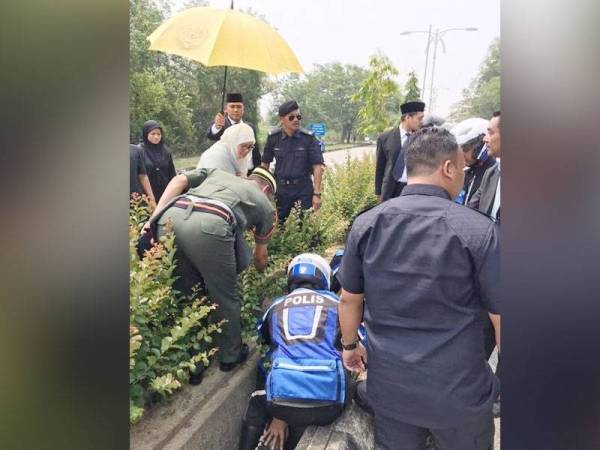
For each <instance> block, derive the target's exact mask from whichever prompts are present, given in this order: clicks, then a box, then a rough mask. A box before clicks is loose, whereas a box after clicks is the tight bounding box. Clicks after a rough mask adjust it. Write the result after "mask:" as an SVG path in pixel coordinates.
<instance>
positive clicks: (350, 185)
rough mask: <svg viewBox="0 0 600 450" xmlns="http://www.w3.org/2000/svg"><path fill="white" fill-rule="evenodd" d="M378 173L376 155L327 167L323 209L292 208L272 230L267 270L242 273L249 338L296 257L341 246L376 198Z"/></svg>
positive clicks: (244, 323)
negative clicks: (358, 218)
mask: <svg viewBox="0 0 600 450" xmlns="http://www.w3.org/2000/svg"><path fill="white" fill-rule="evenodd" d="M374 173H375V163H374V160H373V157H367V158H365V159H363V160H351V159H350V158H347V160H346V162H345V164H343V165H340V166H337V168H335V169H331V170H328V171H327V172H326V173H325V178H324V185H323V188H324V189H323V206H322V208H321V210H320V211H318V212H312V211H311V210H309V211H305V212H304V213H303V214H301V213H300V211H299V210H298V209H293V210H292V212H291V214H290V215H289V217H288V218H287V220H286V222H285V225H283V226H280V227H278V228H277V229H276V230H275V232H274V233H273V237H272V238H271V242H270V243H269V266H268V267H267V269H266V270H265V271H264V272H258V271H257V270H256V269H254V267H250V268H249V269H248V270H246V271H245V272H244V273H242V274H241V275H240V282H239V289H240V298H241V299H242V306H241V308H242V327H243V329H244V333H245V334H246V336H247V337H250V338H254V337H255V336H256V332H255V327H256V320H257V318H258V317H259V316H260V312H261V311H262V310H264V306H263V304H264V302H265V300H269V299H272V298H274V297H278V296H281V295H284V294H285V293H286V292H287V271H286V269H287V266H288V264H289V263H290V261H291V260H292V258H294V256H296V255H298V254H300V253H306V252H312V253H319V254H323V252H324V251H325V250H326V249H327V248H329V247H331V246H333V245H338V246H342V245H343V241H344V240H345V235H346V232H347V230H348V227H349V225H350V224H351V222H352V220H353V219H354V217H355V216H356V214H358V213H359V212H361V211H362V210H363V209H365V208H368V207H369V206H373V205H374V204H375V203H376V202H377V197H375V194H374V193H373V177H374ZM247 237H248V238H249V235H248V236H247ZM248 240H249V244H251V242H250V239H248Z"/></svg>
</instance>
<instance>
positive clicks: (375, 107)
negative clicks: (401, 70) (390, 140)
mask: <svg viewBox="0 0 600 450" xmlns="http://www.w3.org/2000/svg"><path fill="white" fill-rule="evenodd" d="M396 75H398V70H397V69H396V68H395V67H394V66H393V65H392V63H391V61H390V60H389V58H388V57H387V56H385V55H383V54H377V55H373V56H371V58H370V60H369V70H368V74H367V77H366V78H365V80H364V81H363V83H362V85H361V86H360V89H359V90H358V92H357V93H356V94H355V95H353V96H352V102H354V103H356V104H360V105H361V106H360V109H359V112H358V117H359V121H360V122H359V127H358V131H359V133H360V134H363V135H372V134H375V133H379V132H381V131H382V130H384V129H385V128H387V127H388V126H390V125H391V124H392V123H393V121H394V119H395V117H394V114H396V115H397V109H395V110H392V109H391V108H395V107H396V105H397V103H398V100H399V87H398V83H396V82H395V81H394V80H393V77H394V76H396Z"/></svg>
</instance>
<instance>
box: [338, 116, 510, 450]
mask: <svg viewBox="0 0 600 450" xmlns="http://www.w3.org/2000/svg"><path fill="white" fill-rule="evenodd" d="M406 152H407V153H406V165H407V176H408V184H407V186H406V187H405V188H404V189H403V190H402V193H401V195H400V197H397V198H393V199H391V200H388V201H386V202H384V203H382V204H380V205H378V206H376V207H375V208H372V209H371V210H368V211H366V212H365V213H363V214H361V215H360V216H358V217H357V218H356V220H355V222H354V224H353V226H352V230H351V232H350V235H349V237H348V241H347V243H346V249H345V253H344V256H343V259H342V264H341V268H340V270H339V272H338V274H337V278H338V280H339V281H340V283H341V285H342V296H341V298H342V299H341V303H340V312H339V318H340V325H341V330H342V344H343V346H344V353H343V359H344V363H345V364H346V367H347V368H348V369H350V370H354V371H360V370H362V369H363V368H364V363H363V358H365V357H366V354H364V351H362V350H361V347H360V346H356V342H357V339H358V338H357V329H358V326H359V324H360V321H361V319H362V317H363V299H364V298H366V299H367V301H366V302H365V303H364V323H365V326H366V329H367V334H368V336H369V342H368V349H367V350H368V358H369V377H368V379H367V391H368V392H369V399H370V403H371V405H372V407H373V410H374V412H375V422H374V423H375V441H376V446H377V448H378V449H382V450H386V449H390V450H391V449H394V450H403V449H406V450H415V449H422V448H424V446H425V440H426V437H427V434H428V433H431V434H432V435H433V437H434V440H435V441H436V445H437V447H438V449H439V450H488V448H489V447H490V446H491V445H492V440H493V434H494V424H493V419H492V404H493V401H494V399H495V398H496V396H497V394H498V390H499V384H498V380H497V378H496V377H495V375H494V373H493V372H492V369H491V367H490V366H489V364H488V362H487V360H486V358H485V354H484V348H483V345H482V336H483V324H482V320H481V317H482V313H483V311H487V312H488V313H489V316H490V318H491V320H492V322H493V323H494V327H495V330H496V334H497V344H498V348H499V347H500V339H499V337H500V336H499V333H500V315H499V314H500V309H499V298H498V297H499V294H498V284H499V283H498V281H499V280H498V277H499V273H498V270H499V254H498V231H497V228H496V227H497V225H496V224H495V223H494V222H493V221H492V220H491V219H490V218H489V217H488V216H486V215H484V214H481V213H479V212H477V211H474V210H472V209H469V208H466V207H465V206H462V205H459V204H457V203H454V202H453V201H452V199H453V198H455V197H456V195H457V194H458V193H459V192H460V190H461V189H462V186H463V181H464V171H463V170H464V166H465V162H464V155H463V153H462V151H461V150H460V149H459V147H458V145H457V144H456V140H455V139H454V137H453V136H452V135H451V134H450V132H449V131H447V130H444V129H440V128H436V127H433V128H423V129H421V130H419V131H417V132H416V133H415V135H414V137H413V138H412V139H411V142H410V143H409V145H408V148H407V149H406Z"/></svg>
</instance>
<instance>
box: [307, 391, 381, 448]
mask: <svg viewBox="0 0 600 450" xmlns="http://www.w3.org/2000/svg"><path fill="white" fill-rule="evenodd" d="M374 449H375V436H374V434H373V418H372V417H371V416H370V415H369V414H368V413H366V412H365V411H363V410H362V409H361V408H360V407H359V406H358V405H356V403H354V402H352V404H350V406H348V407H347V408H346V410H345V411H344V413H343V414H342V415H341V416H340V417H339V418H338V419H337V420H336V421H335V422H334V423H332V424H331V425H328V426H326V427H317V426H312V427H308V428H307V429H306V431H305V432H304V434H303V435H302V439H300V442H298V445H297V446H296V450H374Z"/></svg>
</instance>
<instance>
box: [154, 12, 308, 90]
mask: <svg viewBox="0 0 600 450" xmlns="http://www.w3.org/2000/svg"><path fill="white" fill-rule="evenodd" d="M148 40H149V41H150V50H159V51H163V52H167V53H173V54H176V55H180V56H184V57H186V58H189V59H192V60H194V61H198V62H200V63H202V64H204V65H205V66H225V78H227V66H234V67H242V68H245V69H252V70H258V71H261V72H266V73H270V74H278V73H285V72H295V73H303V70H302V66H300V63H299V62H298V59H297V58H296V55H294V53H293V52H292V50H291V49H290V47H289V46H288V44H287V43H286V42H285V41H284V40H283V38H282V37H281V36H280V35H279V33H277V31H275V29H273V27H271V26H270V25H268V24H267V23H265V22H263V21H262V20H260V19H258V18H256V17H253V16H250V15H248V14H244V13H242V12H239V11H235V10H233V9H220V8H211V7H208V6H206V7H198V8H190V9H186V10H185V11H182V12H180V13H178V14H176V15H174V16H173V17H171V18H170V19H169V20H167V21H166V22H164V23H163V24H161V25H160V26H159V27H158V28H157V29H156V30H154V32H153V33H152V34H151V35H150V36H149V37H148ZM225 82H226V80H225ZM225 82H224V83H223V86H225ZM224 94H225V92H223V95H224Z"/></svg>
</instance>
